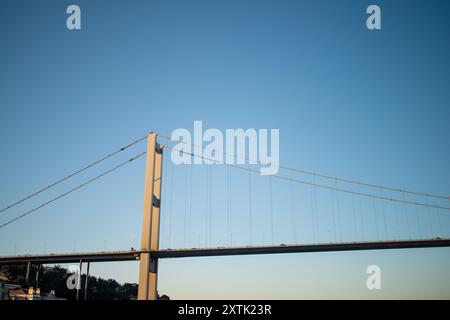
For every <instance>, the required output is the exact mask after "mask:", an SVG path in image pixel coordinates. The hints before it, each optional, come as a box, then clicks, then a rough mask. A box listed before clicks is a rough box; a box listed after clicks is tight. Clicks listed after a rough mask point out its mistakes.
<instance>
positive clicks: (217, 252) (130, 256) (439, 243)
mask: <svg viewBox="0 0 450 320" xmlns="http://www.w3.org/2000/svg"><path fill="white" fill-rule="evenodd" d="M432 247H450V239H428V240H407V241H376V242H350V243H329V244H308V245H279V246H259V247H231V248H199V249H196V248H191V249H176V250H171V249H163V250H159V251H151V254H152V255H154V256H155V257H157V258H187V257H207V256H227V255H249V254H274V253H301V252H327V251H328V252H329V251H353V250H385V249H407V248H432ZM143 252H146V251H133V250H131V251H112V252H90V253H61V254H36V255H21V256H6V257H0V265H9V264H24V263H28V262H31V263H34V264H58V263H77V262H79V261H80V260H82V261H83V262H108V261H136V260H139V257H140V254H141V253H143Z"/></svg>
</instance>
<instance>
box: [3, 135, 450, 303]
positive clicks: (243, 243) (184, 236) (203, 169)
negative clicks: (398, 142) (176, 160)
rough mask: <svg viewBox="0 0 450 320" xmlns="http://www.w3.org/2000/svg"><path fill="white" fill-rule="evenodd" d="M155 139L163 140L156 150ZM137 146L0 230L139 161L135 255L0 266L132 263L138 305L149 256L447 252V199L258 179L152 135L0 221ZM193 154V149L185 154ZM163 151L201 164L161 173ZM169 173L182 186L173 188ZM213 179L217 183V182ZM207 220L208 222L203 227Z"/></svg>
mask: <svg viewBox="0 0 450 320" xmlns="http://www.w3.org/2000/svg"><path fill="white" fill-rule="evenodd" d="M157 138H159V140H165V141H167V143H165V144H163V143H160V142H159V141H157ZM144 140H146V141H147V149H146V151H143V152H141V153H138V154H137V155H135V156H133V157H131V158H129V159H128V160H127V161H124V162H122V163H120V164H118V165H116V166H114V167H112V168H111V169H109V170H106V171H104V172H102V173H100V174H98V175H97V176H95V177H93V178H91V179H89V180H87V181H85V182H83V183H81V184H79V185H77V186H75V187H73V188H72V189H70V190H68V191H66V192H64V193H62V194H60V195H58V196H56V197H54V198H52V199H50V200H48V201H46V202H44V203H42V204H40V205H39V206H36V207H34V208H32V209H30V210H28V211H26V212H24V213H22V214H20V215H17V216H16V217H14V218H12V219H10V220H7V221H5V222H2V223H1V224H0V232H1V231H2V229H3V228H7V227H8V226H9V225H10V224H12V223H19V222H18V221H19V220H21V219H24V218H26V217H27V216H29V215H31V214H37V213H38V212H41V210H42V209H43V208H44V207H46V206H48V205H50V204H52V203H53V202H55V201H58V200H60V199H62V198H64V197H66V196H68V195H69V194H71V193H72V192H75V191H77V190H79V189H81V188H84V187H85V186H87V185H88V184H90V183H92V182H94V181H96V180H98V179H100V178H102V177H104V176H106V175H108V174H110V173H112V172H113V171H115V170H118V169H120V168H122V167H124V166H126V165H128V164H129V163H131V162H134V161H136V160H137V159H139V158H143V156H144V155H145V156H146V170H145V190H144V205H143V215H142V233H141V245H140V249H139V250H134V249H132V250H126V251H109V252H105V251H102V252H86V253H62V254H60V253H50V254H40V255H39V254H38V255H36V254H27V255H16V256H2V257H0V266H1V265H12V264H26V265H27V266H28V267H27V275H26V278H27V280H28V277H29V273H30V268H31V266H32V265H37V266H39V265H42V264H57V263H79V264H80V270H81V268H82V265H83V263H87V275H88V274H89V264H90V263H93V262H109V261H139V290H138V299H141V300H155V299H157V278H158V277H157V275H158V260H159V259H165V258H185V257H207V256H227V255H249V254H277V253H278V254H280V253H302V252H327V251H350V250H385V249H407V248H427V247H450V235H449V223H450V220H449V219H448V211H449V210H450V207H449V206H448V201H449V200H450V198H449V197H448V196H445V195H439V194H433V193H426V192H418V191H413V190H408V189H402V188H396V187H390V186H383V185H378V184H373V183H367V182H362V181H357V180H351V179H345V178H340V177H334V176H329V175H325V174H322V173H317V172H312V171H306V170H300V169H298V168H292V167H287V166H280V169H281V171H283V172H285V173H284V174H275V175H271V176H261V175H260V174H259V170H257V169H255V168H254V167H252V166H251V165H237V164H230V163H229V164H223V165H220V166H217V169H214V163H215V162H214V159H205V157H204V156H203V155H202V154H199V153H196V152H188V151H185V150H183V149H180V148H176V147H174V146H173V145H171V143H173V141H171V139H170V137H166V136H157V135H156V134H155V133H150V134H148V135H146V136H144V137H142V138H140V139H138V140H135V141H134V142H131V143H130V144H128V145H125V146H123V147H121V148H120V149H118V150H116V151H114V152H112V153H110V154H108V155H106V156H104V157H102V158H100V159H99V160H96V161H94V162H92V163H90V164H88V165H87V166H85V167H83V168H81V169H79V170H77V171H75V172H73V173H71V174H69V175H67V176H65V177H63V178H61V179H59V180H57V181H55V182H53V183H51V184H49V185H47V186H45V187H43V188H41V189H39V190H38V191H36V192H34V193H32V194H30V195H27V196H25V197H23V198H21V199H20V200H18V201H16V202H14V203H11V204H9V205H8V206H6V207H4V208H2V209H0V214H2V213H4V212H6V211H7V210H9V209H11V208H13V207H16V206H18V205H19V204H21V203H23V202H26V201H27V200H29V199H30V198H33V197H36V196H38V195H39V194H41V193H43V192H45V191H47V190H49V189H51V188H53V187H55V186H57V185H58V184H60V183H62V182H64V181H66V180H69V179H70V178H72V177H74V176H76V175H78V174H80V173H82V172H84V171H87V170H89V169H91V168H92V167H94V166H96V165H97V164H99V163H101V162H103V161H105V160H107V159H109V158H112V157H114V156H116V155H118V154H119V153H121V152H123V151H124V150H127V149H129V148H132V147H134V146H135V145H137V144H138V143H140V142H142V141H144ZM199 147H201V146H195V145H193V148H194V149H195V148H199ZM164 150H171V151H172V152H180V153H185V155H187V156H189V157H201V158H203V159H205V160H208V161H210V163H211V165H204V166H197V167H196V169H194V167H195V165H190V166H175V165H173V164H172V166H171V167H170V169H169V168H167V169H165V170H163V162H164V160H163V154H164ZM241 160H242V159H241ZM244 160H249V159H248V158H245V159H244ZM255 162H257V161H253V163H255ZM170 165H171V163H170V161H165V165H164V167H169V166H170ZM181 167H184V170H185V172H184V174H181V173H179V172H178V171H179V170H182V169H181ZM194 170H195V171H197V172H196V174H194V172H193V171H194ZM214 170H217V171H214ZM164 172H165V174H163V173H164ZM176 174H179V175H180V176H179V180H182V179H184V181H177V182H175V181H176ZM299 176H301V177H299ZM196 177H197V178H196ZM163 178H164V179H163ZM163 180H164V184H165V186H166V187H165V189H164V192H163V183H162V182H163ZM219 182H223V183H222V184H221V185H219ZM202 189H203V191H202ZM163 193H164V197H163ZM261 194H263V196H261ZM163 199H165V200H164V201H163ZM235 202H236V203H237V204H235ZM162 212H164V214H162ZM213 215H214V217H215V219H216V220H217V221H213V220H214V217H213ZM236 218H238V219H236ZM161 221H163V222H164V225H163V226H161ZM213 223H214V224H215V227H214V226H213ZM286 229H289V230H286ZM213 235H218V236H219V239H214V237H213ZM258 236H259V238H258ZM38 270H39V268H38ZM38 276H39V275H38V274H37V277H38ZM87 278H88V277H87V276H86V279H87ZM86 284H87V283H86ZM86 289H87V287H86ZM85 292H86V291H85ZM77 297H78V294H77ZM85 297H86V295H85Z"/></svg>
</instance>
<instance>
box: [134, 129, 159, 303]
mask: <svg viewBox="0 0 450 320" xmlns="http://www.w3.org/2000/svg"><path fill="white" fill-rule="evenodd" d="M156 137H157V136H156V133H150V134H149V135H148V138H147V163H146V169H145V191H144V209H143V213H142V238H141V251H144V252H143V253H141V256H140V263H139V288H138V299H139V300H156V299H157V280H158V260H157V258H156V257H154V256H152V255H151V254H150V251H157V250H158V249H159V225H160V219H159V216H160V204H161V180H162V163H163V161H162V160H163V149H162V146H161V145H159V144H158V143H157V141H156Z"/></svg>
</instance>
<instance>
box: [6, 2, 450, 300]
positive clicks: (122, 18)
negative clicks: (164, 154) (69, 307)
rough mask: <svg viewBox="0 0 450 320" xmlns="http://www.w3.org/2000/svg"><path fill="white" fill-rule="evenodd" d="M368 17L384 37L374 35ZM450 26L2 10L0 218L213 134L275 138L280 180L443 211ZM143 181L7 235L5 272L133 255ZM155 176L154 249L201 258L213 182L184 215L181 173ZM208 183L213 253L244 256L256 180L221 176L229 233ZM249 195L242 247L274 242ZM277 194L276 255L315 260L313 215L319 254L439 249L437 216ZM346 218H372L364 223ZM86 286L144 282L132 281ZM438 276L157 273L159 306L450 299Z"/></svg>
mask: <svg viewBox="0 0 450 320" xmlns="http://www.w3.org/2000/svg"><path fill="white" fill-rule="evenodd" d="M72 3H76V4H78V5H79V6H80V7H81V11H82V30H80V31H69V30H67V29H66V23H65V22H66V17H67V15H66V8H67V6H68V5H70V4H72ZM374 3H376V4H378V5H379V6H380V7H381V10H382V30H381V31H369V30H368V29H367V28H366V24H365V21H366V18H367V14H366V13H365V11H366V8H367V6H368V5H370V4H374ZM448 12H450V4H449V3H448V1H437V0H433V1H376V2H372V1H312V0H311V1H303V0H302V1H300V0H299V1H256V0H246V1H197V0H195V1H194V0H193V1H98V0H95V1H82V0H80V1H9V0H8V1H2V3H1V4H0V39H1V44H0V48H1V50H0V121H1V125H0V137H1V139H0V150H1V159H0V207H3V206H5V205H7V204H9V203H11V202H13V201H15V200H17V199H18V198H20V197H21V196H22V195H25V194H27V193H30V192H33V191H35V190H36V189H38V188H39V187H41V186H43V185H46V184H48V183H50V182H52V181H53V180H55V179H57V178H59V177H61V176H64V175H65V174H68V173H70V172H71V171H72V170H74V169H77V168H79V167H81V166H83V165H85V164H87V163H88V162H90V161H92V160H95V159H97V158H99V157H101V156H103V155H104V154H107V153H109V152H110V151H113V150H115V149H116V148H117V147H119V146H121V145H123V144H126V143H128V142H130V141H132V140H133V139H135V138H138V137H140V136H142V135H144V134H145V133H146V132H148V131H156V132H159V133H161V134H166V135H167V134H170V133H171V132H172V130H174V129H176V128H183V127H184V128H188V129H191V128H192V125H193V121H194V120H203V123H204V125H205V127H208V128H219V129H222V130H224V129H226V128H279V129H280V161H281V163H282V164H284V165H288V166H293V167H298V168H303V169H307V170H315V171H318V172H323V173H327V174H330V175H336V176H343V177H348V178H353V179H360V180H365V181H370V182H374V183H381V184H385V185H393V186H398V187H405V188H410V189H413V190H419V191H427V192H432V193H439V194H444V195H448V194H449V192H450V170H449V163H450V152H449V144H448V137H449V136H450V126H449V121H450V90H449V89H450V88H449V84H450V60H449V58H448V57H449V56H450V44H449V39H450V37H449V30H450V20H449V19H448ZM143 149H145V144H141V145H139V146H138V147H136V148H135V149H133V150H132V151H131V150H130V152H128V151H127V154H124V155H122V156H121V157H120V158H117V159H113V160H111V161H109V162H108V163H105V164H103V165H102V166H100V167H99V168H96V169H95V170H93V171H91V172H88V173H86V174H83V175H81V176H80V177H77V178H76V179H74V180H73V181H71V182H70V183H65V184H64V185H61V186H59V187H58V188H57V189H55V190H53V191H51V192H48V193H46V194H45V195H42V197H39V198H36V199H33V200H31V201H29V202H28V203H26V204H23V205H21V206H18V207H16V208H14V209H13V210H11V211H8V212H5V213H2V214H0V222H4V221H6V220H8V219H10V218H12V217H14V216H16V215H18V214H20V213H22V212H23V211H24V210H27V209H29V208H32V207H33V205H38V204H40V203H42V202H44V201H45V200H47V199H50V198H51V197H52V196H55V195H58V194H59V193H61V192H63V191H65V190H67V189H68V188H70V187H71V186H74V185H76V184H77V182H78V183H79V182H81V181H84V180H85V179H87V178H88V177H91V176H93V175H95V174H96V173H98V172H100V171H101V170H102V169H106V168H109V167H110V166H113V165H114V164H116V163H119V162H120V161H121V160H124V159H127V157H128V156H131V155H133V154H135V153H139V152H140V151H141V150H143ZM144 169H145V163H144V161H142V160H140V161H139V162H137V163H132V164H130V165H129V166H127V167H126V168H122V169H121V170H119V171H116V172H115V173H113V174H112V175H110V176H108V177H106V178H104V179H102V180H100V181H98V182H96V183H94V184H92V185H90V186H88V187H86V188H84V189H83V190H80V191H79V192H77V193H74V194H72V195H70V196H69V197H67V198H66V199H64V200H61V201H58V202H56V203H54V204H52V205H51V206H48V207H46V208H44V209H43V210H41V211H39V212H36V214H33V215H31V216H29V217H27V218H25V219H23V220H20V221H18V222H16V223H14V224H12V225H10V226H8V227H6V228H4V229H2V230H0V255H9V254H14V253H16V254H23V253H37V252H66V251H98V250H104V249H106V250H119V249H128V248H129V247H134V248H138V247H139V239H140V232H141V230H140V224H141V214H142V212H141V211H142V200H143V183H144V180H143V179H144V176H143V173H144ZM166 169H167V171H166V172H165V177H166V178H167V179H166V180H164V193H163V196H164V195H167V198H166V199H164V198H163V201H164V200H167V201H165V202H164V206H163V210H162V215H163V217H162V226H161V227H162V235H161V241H162V243H161V245H162V246H163V247H172V248H175V247H182V246H188V247H194V246H204V245H205V243H206V244H208V243H207V242H206V241H205V222H204V221H205V220H204V217H205V216H206V214H207V211H206V209H205V208H204V204H205V192H206V188H205V181H206V179H205V175H206V170H209V169H206V168H204V167H195V168H193V169H192V170H193V173H192V174H193V176H194V179H193V182H192V186H188V187H189V188H191V189H192V190H196V191H194V194H193V196H192V199H194V200H192V203H193V204H192V207H190V206H189V201H190V199H191V198H190V197H189V198H186V193H185V188H184V185H185V181H186V174H190V173H189V170H191V169H189V168H186V167H178V168H173V166H172V165H171V164H170V163H169V162H166ZM211 170H212V171H213V175H214V186H215V189H214V190H215V192H213V201H212V205H213V213H212V226H211V228H212V229H211V233H212V234H213V236H212V240H211V242H210V243H209V245H211V246H218V245H221V246H222V245H229V244H230V243H231V244H232V245H247V244H249V232H248V230H249V224H248V200H247V199H248V197H246V195H248V185H247V183H248V178H247V176H246V174H242V173H240V172H233V173H232V180H233V181H234V184H233V188H232V190H233V191H232V193H231V198H232V210H231V211H232V212H231V215H232V218H233V219H232V223H231V225H228V224H227V222H226V212H225V209H224V208H225V205H224V200H223V195H224V194H225V193H224V189H223V188H224V181H225V174H224V170H225V169H223V168H220V167H217V168H214V169H211ZM280 173H282V174H284V175H288V176H289V173H286V172H280ZM171 177H173V181H175V182H173V183H172V184H171V183H170V181H172V180H171ZM296 178H302V179H308V178H307V177H301V176H297V177H296ZM252 179H254V180H252V186H253V189H252V192H253V193H252V208H253V213H254V215H253V226H252V228H253V229H252V231H253V233H252V235H253V236H252V241H253V244H262V243H270V242H271V233H270V231H269V230H270V228H269V225H270V222H268V221H269V220H268V215H269V213H268V211H267V200H268V199H269V198H268V191H267V186H268V184H267V180H264V179H263V178H262V177H254V178H252ZM321 182H325V181H321ZM331 184H334V182H331ZM339 186H340V185H339ZM273 187H274V188H275V189H276V191H275V192H274V195H273V198H274V199H273V201H274V202H275V203H276V208H275V209H274V215H275V224H274V242H275V243H293V242H298V243H304V242H312V241H313V242H314V238H313V229H314V227H313V224H312V223H311V222H312V216H311V208H312V207H313V204H314V203H316V205H317V203H318V206H319V207H318V209H317V211H320V213H317V214H318V218H319V219H320V225H321V227H320V230H319V231H318V232H319V237H318V239H317V240H318V241H319V242H328V241H339V240H350V241H355V240H368V239H377V238H378V239H388V238H397V239H400V238H402V239H403V238H425V237H436V236H441V237H442V236H447V237H448V236H450V232H449V230H450V218H449V212H448V211H445V210H440V211H438V210H434V211H432V210H422V209H416V208H414V207H413V208H411V207H409V206H401V205H394V204H388V203H387V204H382V203H378V202H377V203H376V204H375V206H373V204H372V202H371V201H368V200H365V199H361V204H359V203H358V201H359V200H358V199H354V200H355V201H356V202H357V203H358V204H357V208H356V209H352V208H351V199H350V198H349V197H348V196H347V197H346V196H345V195H340V194H339V195H332V194H330V193H329V192H328V193H326V192H321V191H317V192H316V193H315V194H314V195H313V196H311V195H310V192H311V190H309V189H308V188H305V187H301V186H299V185H292V184H289V183H282V182H275V181H274V185H273ZM221 188H222V189H221ZM372 191H373V190H372ZM196 192H197V193H196ZM375 193H376V194H379V192H378V191H375ZM170 194H172V195H173V196H169V195H170ZM397 196H398V195H397ZM292 199H295V201H291V200H292ZM333 199H334V200H333ZM336 199H339V200H336ZM411 200H416V199H415V198H411ZM421 200H424V201H431V200H430V199H421ZM292 202H294V204H293V205H291V203H292ZM171 203H172V204H171ZM337 203H339V205H338V204H337ZM440 204H443V205H447V206H448V201H443V202H440ZM358 205H359V206H360V207H358ZM337 206H340V207H339V208H337ZM189 208H190V209H189ZM358 208H359V209H360V210H358ZM354 211H356V212H357V214H358V212H363V213H362V215H359V216H358V215H357V219H356V220H355V219H353V215H352V214H353V212H354ZM185 213H186V215H187V216H189V214H190V215H191V218H190V220H189V221H191V223H190V224H189V223H187V224H186V227H185V221H187V220H185V218H184V217H185ZM224 215H225V216H224ZM292 215H294V218H291V217H292ZM169 216H170V217H171V220H169ZM361 217H362V219H361ZM333 219H338V220H337V221H340V224H339V223H338V224H337V225H336V223H337V222H336V220H333ZM360 220H361V221H360ZM355 221H356V222H355ZM185 230H187V231H185ZM206 232H207V230H206ZM230 233H232V239H230V236H229V234H230ZM370 264H378V265H379V266H380V267H381V268H382V271H383V278H382V286H383V289H382V290H379V291H369V290H367V289H366V288H365V279H366V276H367V275H366V274H365V269H366V267H367V266H368V265H370ZM92 269H93V272H94V273H95V274H96V275H101V276H103V277H115V278H117V279H118V280H119V281H122V282H123V281H129V282H131V281H136V279H137V265H136V264H135V263H123V264H117V263H116V264H110V263H108V264H105V265H101V264H95V265H94V266H93V267H92ZM449 269H450V249H421V250H399V251H389V252H352V253H327V254H304V255H302V254H291V255H279V256H259V257H254V256H252V257H250V256H249V257H227V258H223V257H222V258H195V259H186V260H179V259H178V260H177V259H175V260H167V261H161V263H160V278H159V286H160V287H159V288H160V291H161V292H163V293H166V294H168V295H169V296H171V297H173V298H219V297H222V298H305V297H306V298H317V297H320V298H336V297H337V298H341V297H363V298H395V297H400V298H401V297H405V298H417V297H423V298H450V276H449V275H448V272H447V271H448V270H449Z"/></svg>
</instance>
